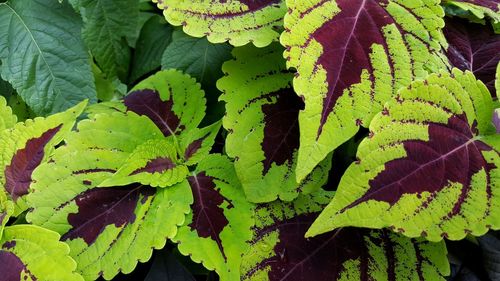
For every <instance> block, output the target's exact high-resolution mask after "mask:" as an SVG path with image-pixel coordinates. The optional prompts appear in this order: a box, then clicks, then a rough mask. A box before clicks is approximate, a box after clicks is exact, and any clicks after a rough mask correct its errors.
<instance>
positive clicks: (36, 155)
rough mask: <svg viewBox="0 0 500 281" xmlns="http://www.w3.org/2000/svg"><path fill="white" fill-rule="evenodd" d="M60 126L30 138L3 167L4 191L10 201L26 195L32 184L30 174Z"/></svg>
mask: <svg viewBox="0 0 500 281" xmlns="http://www.w3.org/2000/svg"><path fill="white" fill-rule="evenodd" d="M61 126H62V124H61V125H59V126H57V127H55V128H52V129H50V130H47V131H46V132H45V133H43V134H42V135H41V136H40V137H37V138H32V139H30V140H28V141H27V142H26V146H25V147H24V148H23V149H20V150H18V151H17V152H16V154H14V156H13V157H12V160H11V162H10V165H8V166H7V167H5V189H6V190H7V192H8V193H9V194H10V195H11V197H12V199H14V200H17V198H19V197H21V196H23V195H26V194H28V188H29V186H30V184H31V182H32V180H31V174H32V173H33V171H34V170H35V168H36V167H38V165H40V163H41V162H42V160H43V157H44V154H45V152H44V149H45V146H46V145H47V143H49V142H50V140H52V138H53V137H54V136H55V135H56V134H57V132H59V130H60V129H61Z"/></svg>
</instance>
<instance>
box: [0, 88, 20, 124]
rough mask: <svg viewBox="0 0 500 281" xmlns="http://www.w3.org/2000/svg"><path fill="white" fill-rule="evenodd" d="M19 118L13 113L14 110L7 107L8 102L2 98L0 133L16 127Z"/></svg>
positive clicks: (0, 98)
mask: <svg viewBox="0 0 500 281" xmlns="http://www.w3.org/2000/svg"><path fill="white" fill-rule="evenodd" d="M16 123H17V117H16V115H14V114H13V113H12V109H11V108H10V107H9V106H8V105H7V100H5V98H4V97H2V96H0V132H1V131H3V130H5V129H9V128H12V127H14V125H15V124H16Z"/></svg>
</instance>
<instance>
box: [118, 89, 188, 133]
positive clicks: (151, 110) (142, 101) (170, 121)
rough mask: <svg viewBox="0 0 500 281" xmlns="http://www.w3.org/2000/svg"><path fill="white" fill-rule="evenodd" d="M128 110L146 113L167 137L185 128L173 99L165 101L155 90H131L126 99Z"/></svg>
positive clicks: (140, 113) (141, 113)
mask: <svg viewBox="0 0 500 281" xmlns="http://www.w3.org/2000/svg"><path fill="white" fill-rule="evenodd" d="M124 103H125V106H126V107H127V110H129V111H133V112H135V113H137V114H139V115H145V116H147V117H148V118H149V119H151V121H153V122H154V123H155V124H156V126H158V128H160V130H161V132H162V133H163V135H165V136H166V137H168V136H170V135H174V134H179V131H178V130H183V127H184V126H182V125H180V119H179V117H178V116H177V115H176V114H175V112H174V111H173V109H172V107H173V100H171V99H170V100H167V101H163V100H161V98H160V94H159V93H158V92H157V91H155V90H150V89H145V90H137V91H134V92H131V93H130V94H129V95H127V96H126V97H125V99H124Z"/></svg>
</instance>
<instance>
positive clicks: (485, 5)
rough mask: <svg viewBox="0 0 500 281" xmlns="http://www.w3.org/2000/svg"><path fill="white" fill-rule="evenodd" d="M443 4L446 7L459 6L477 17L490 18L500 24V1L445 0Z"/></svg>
mask: <svg viewBox="0 0 500 281" xmlns="http://www.w3.org/2000/svg"><path fill="white" fill-rule="evenodd" d="M443 4H444V5H445V7H446V6H448V7H458V8H459V9H461V10H463V11H466V12H470V13H471V14H472V15H474V17H476V18H477V19H485V18H490V19H491V20H492V21H493V22H494V23H496V24H500V3H499V2H498V1H497V0H484V1H476V0H444V1H443Z"/></svg>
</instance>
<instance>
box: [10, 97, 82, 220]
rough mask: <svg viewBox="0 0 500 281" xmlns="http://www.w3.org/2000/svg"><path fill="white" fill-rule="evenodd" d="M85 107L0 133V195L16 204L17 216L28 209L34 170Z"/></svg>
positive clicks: (31, 121) (28, 122)
mask: <svg viewBox="0 0 500 281" xmlns="http://www.w3.org/2000/svg"><path fill="white" fill-rule="evenodd" d="M85 104H86V103H85V102H82V103H80V104H79V105H77V106H75V107H73V108H70V109H68V110H67V111H66V112H63V113H58V114H54V115H51V116H49V117H47V118H41V117H39V118H35V119H33V120H31V119H28V120H26V121H25V122H21V123H17V124H15V125H14V126H13V127H12V128H10V129H6V130H3V131H1V132H0V146H1V147H2V150H1V152H0V184H1V185H2V186H3V189H2V192H6V193H7V194H8V195H9V197H10V198H12V200H14V201H15V202H16V214H17V213H19V212H21V211H24V210H25V209H26V208H27V206H26V204H25V200H24V197H25V195H27V194H28V192H29V187H30V185H31V183H32V182H33V180H32V173H33V170H35V168H37V167H38V165H40V164H41V163H42V162H44V161H45V160H47V158H48V156H49V155H50V154H51V153H52V151H53V150H54V147H55V146H56V145H58V144H59V143H60V142H61V141H62V140H63V138H64V137H65V135H66V134H67V133H68V132H69V131H70V130H71V129H72V128H73V125H74V124H75V121H76V118H77V117H78V116H79V115H80V113H81V112H82V111H83V109H84V107H85Z"/></svg>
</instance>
